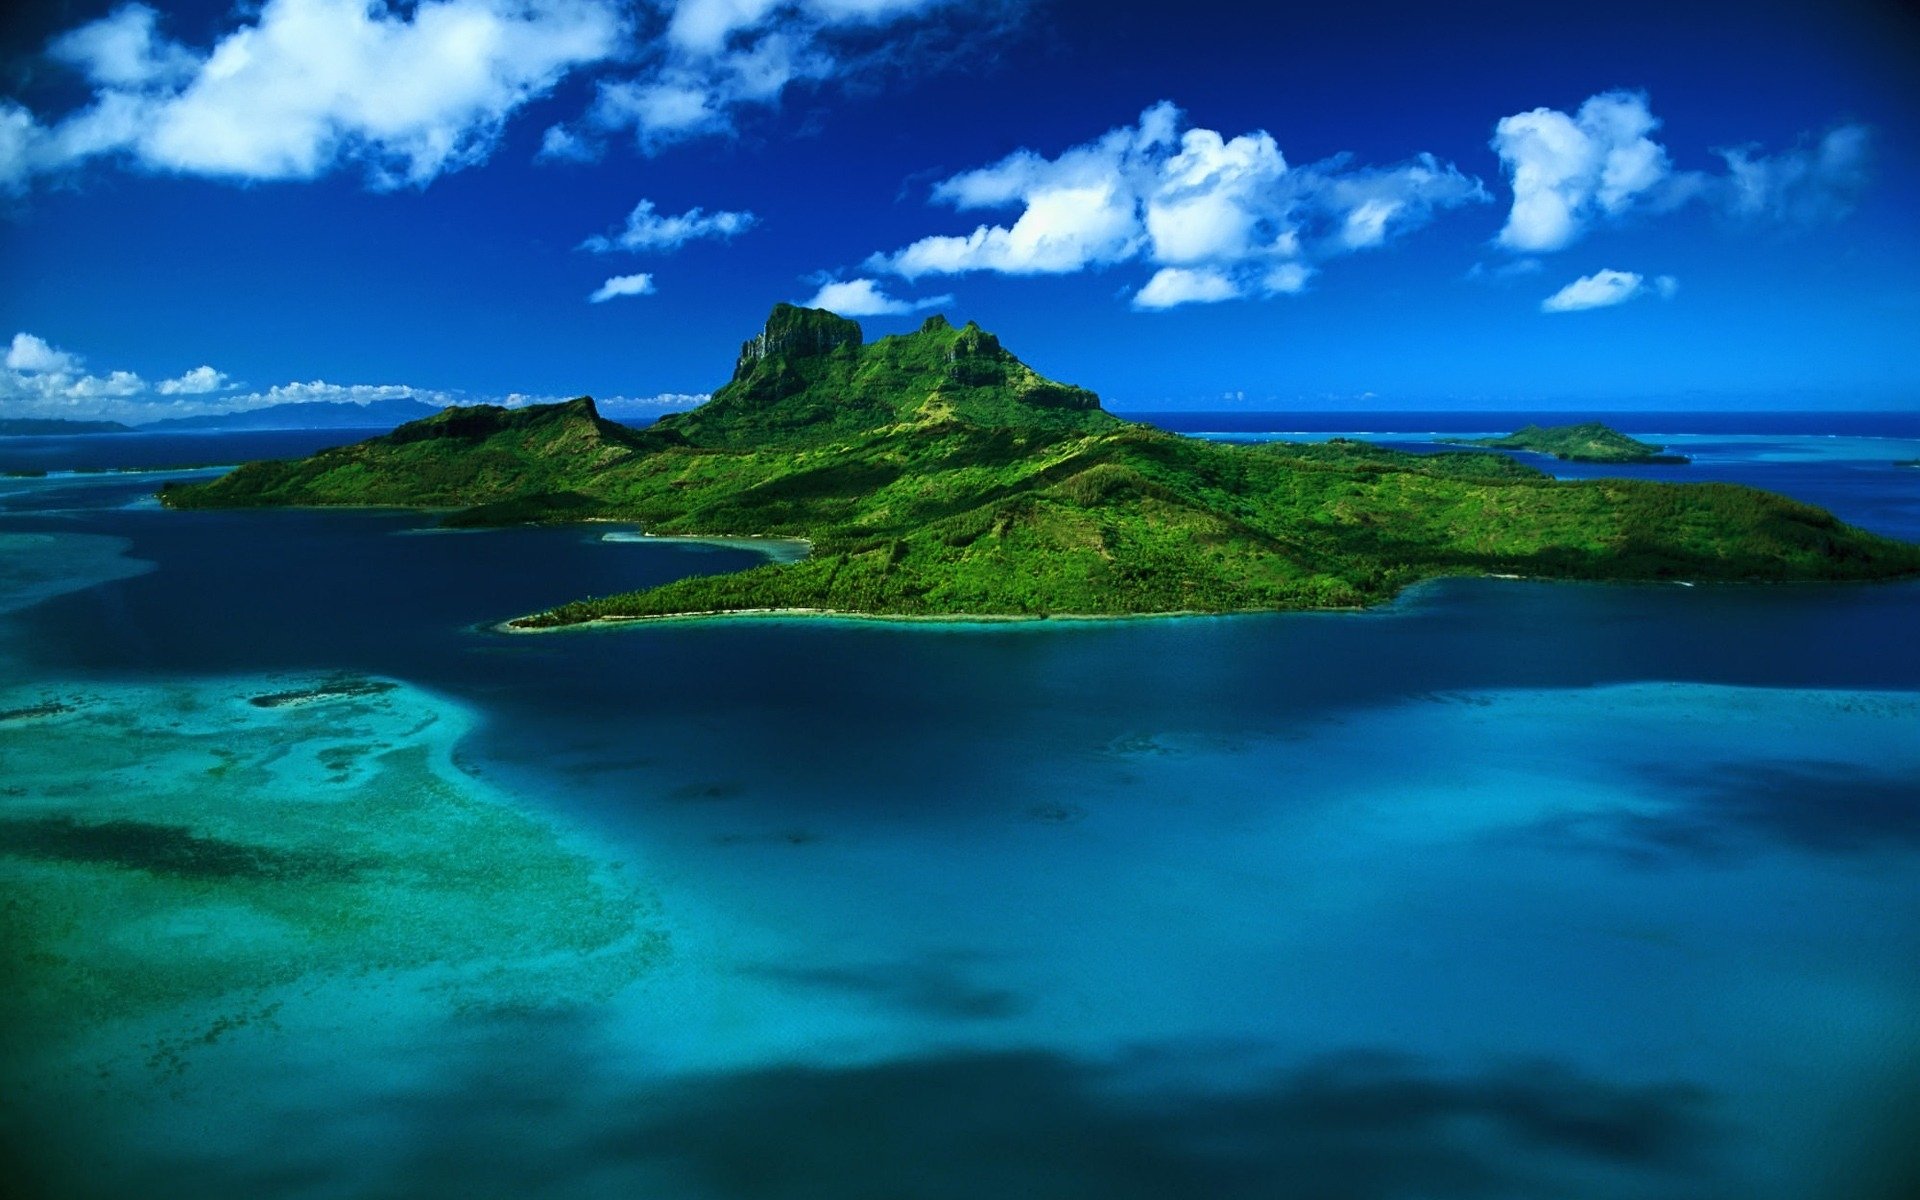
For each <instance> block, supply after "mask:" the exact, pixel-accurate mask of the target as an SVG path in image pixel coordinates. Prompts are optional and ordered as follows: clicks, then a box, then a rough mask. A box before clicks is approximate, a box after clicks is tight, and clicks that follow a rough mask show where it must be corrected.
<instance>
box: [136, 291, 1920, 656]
mask: <svg viewBox="0 0 1920 1200" xmlns="http://www.w3.org/2000/svg"><path fill="white" fill-rule="evenodd" d="M160 498H161V500H162V502H163V503H165V504H166V505H168V506H170V507H172V508H177V509H195V508H238V507H258V506H273V505H287V506H307V505H357V506H402V507H408V508H418V509H431V510H441V511H443V512H444V513H445V515H444V516H443V518H442V520H443V522H444V523H445V524H447V525H450V526H488V525H505V524H515V523H523V522H558V521H582V520H609V521H624V522H633V523H637V524H638V525H640V526H641V527H642V528H643V529H644V530H645V531H646V532H647V533H649V534H655V535H678V536H711V537H753V538H785V539H805V540H806V541H807V542H809V543H810V544H811V547H812V553H811V554H809V555H807V556H806V557H805V558H803V559H800V560H799V561H792V562H784V563H782V562H770V563H768V564H766V565H763V566H759V567H756V568H753V569H751V570H746V571H741V572H737V573H734V574H727V575H716V576H705V577H697V578H690V579H682V580H679V581H677V582H674V583H669V584H666V585H663V586H660V587H655V588H649V589H646V590H643V591H637V592H630V593H626V594H622V595H616V596H605V597H596V598H584V599H578V600H574V601H571V602H569V603H564V604H561V605H559V606H558V607H556V608H553V609H550V610H548V611H546V612H542V613H537V614H533V615H529V616H523V617H519V618H517V619H515V620H513V621H512V622H510V623H509V624H510V626H511V627H514V628H520V629H539V628H549V627H555V626H563V625H577V624H581V623H585V622H591V621H599V620H615V619H635V618H645V617H671V616H690V615H718V614H728V613H747V612H762V613H764V612H805V613H840V614H858V615H869V616H880V617H892V618H986V617H1045V616H1067V615H1084V616H1122V615H1148V614H1171V613H1223V612H1240V611H1251V610H1277V609H1308V608H1353V607H1360V606H1364V605H1368V604H1373V603H1376V602H1379V601H1382V600H1385V599H1387V598H1389V597H1391V596H1393V595H1394V594H1395V593H1397V592H1398V591H1399V590H1400V589H1402V588H1404V587H1406V586H1407V585H1409V584H1412V583H1415V582H1417V581H1420V580H1423V579H1430V578H1434V577H1437V576H1444V575H1486V574H1500V575H1519V576H1527V577H1535V578H1550V579H1582V580H1672V579H1683V580H1780V581H1786V580H1792V581H1807V580H1868V579H1886V578H1894V577H1901V576H1911V575H1914V574H1916V573H1920V546H1915V545H1910V544H1906V543H1903V542H1898V541H1893V540H1890V539H1887V538H1883V537H1879V536H1877V535H1874V534H1871V533H1868V532H1866V531H1863V530H1860V529H1856V528H1854V527H1851V526H1849V525H1846V524H1844V523H1842V522H1841V521H1839V520H1838V519H1837V518H1835V517H1834V516H1833V515H1832V514H1830V513H1827V512H1825V511H1823V510H1821V509H1818V508H1815V507H1813V506H1810V505H1806V504H1801V503H1799V502H1796V501H1794V500H1790V499H1787V498H1786V497H1783V496H1778V495H1774V494H1772V493H1768V492H1764V491H1759V490H1756V489H1753V488H1747V487H1739V486H1734V485H1728V484H1707V483H1702V484H1669V483H1655V482H1648V481H1641V480H1616V479H1607V480H1586V481H1561V480H1555V479H1553V478H1552V477H1550V476H1548V475H1547V474H1545V473H1543V472H1541V471H1538V470H1535V469H1533V468H1531V467H1528V466H1525V465H1523V464H1521V463H1519V462H1517V461H1515V460H1514V459H1512V458H1510V457H1508V456H1506V455H1494V454H1486V453H1482V452H1479V451H1466V450H1462V451H1457V452H1443V453H1439V454H1427V455H1418V454H1408V453H1401V452H1397V451H1391V450H1386V449H1383V448H1380V447H1376V446H1372V445H1369V444H1366V443H1361V442H1354V441H1344V440H1337V441H1333V442H1329V443H1324V444H1318V445H1307V444H1290V443H1270V444H1265V445H1233V444H1224V443H1216V442H1208V441H1202V440H1198V439H1194V438H1188V437H1182V436H1179V435H1177V434H1172V433H1168V432H1165V431H1163V430H1160V429H1156V428H1153V427H1151V426H1146V425H1140V424H1134V423H1130V422H1127V421H1124V420H1122V419H1121V418H1119V417H1116V416H1114V415H1113V414H1111V413H1108V412H1106V411H1105V410H1104V409H1102V408H1101V407H1100V402H1099V398H1098V397H1096V396H1095V395H1094V394H1093V393H1091V392H1089V391H1086V390H1084V389H1081V388H1076V387H1071V386H1068V385H1064V384H1060V383H1055V382H1053V381H1051V380H1049V379H1046V378H1044V377H1042V376H1041V375H1039V374H1038V373H1036V372H1035V371H1034V370H1033V369H1032V368H1030V367H1028V366H1027V365H1026V364H1025V363H1023V362H1021V361H1020V360H1019V359H1018V358H1016V357H1014V356H1013V355H1012V354H1010V353H1009V352H1007V351H1006V350H1005V349H1004V348H1003V347H1002V346H1001V345H1000V343H999V341H998V339H996V338H995V337H994V336H993V335H992V334H990V333H987V332H986V331H984V330H982V329H980V328H979V327H977V326H975V325H973V324H968V325H967V326H965V327H964V328H958V329H956V328H954V327H953V326H952V325H950V324H949V323H948V322H947V321H946V320H945V319H944V318H941V317H932V318H930V319H929V320H928V321H927V322H926V323H925V324H924V325H923V326H921V327H920V329H919V330H918V331H916V332H914V333H910V334H905V335H899V336H892V337H885V338H881V339H880V340H878V341H875V342H871V343H869V342H866V341H865V340H864V339H863V337H862V333H861V329H860V326H859V325H857V324H855V323H854V322H852V321H849V320H845V319H843V318H841V317H838V316H836V315H834V314H832V313H830V312H826V311H823V310H817V309H803V308H796V307H793V306H790V305H780V306H778V307H776V308H775V309H774V311H773V314H772V316H771V317H770V319H769V320H768V322H767V325H766V329H765V330H764V331H763V332H762V333H761V334H759V335H758V336H756V337H754V338H753V339H752V340H750V341H748V342H747V343H746V344H745V346H744V347H743V348H742V350H741V354H740V357H739V361H738V364H737V365H736V368H735V370H734V374H733V378H732V380H731V381H729V382H728V383H727V385H726V386H725V387H722V388H721V389H720V390H719V391H718V392H716V393H714V395H713V397H712V399H711V400H709V401H708V402H707V403H706V404H704V405H702V406H701V407H699V408H697V409H694V410H692V411H690V412H685V413H678V414H674V415H672V416H668V417H664V418H662V419H661V420H660V421H658V422H657V423H655V424H654V425H652V426H650V427H648V428H646V429H644V430H637V429H632V428H629V427H626V426H623V425H619V424H616V423H614V422H611V421H608V420H605V419H603V418H602V417H601V416H600V415H599V414H598V412H597V411H596V410H595V408H594V405H593V402H592V400H591V399H589V398H585V397H582V398H580V399H577V400H572V401H568V402H565V403H561V404H553V405H544V406H533V407H526V408H521V409H507V408H501V407H497V406H487V405H481V406H474V407H465V408H450V409H447V410H445V411H443V412H441V413H438V414H436V415H434V416H432V417H428V418H426V419H424V420H420V421H415V422H412V423H411V424H408V425H404V426H401V427H400V428H398V429H396V430H395V431H394V432H393V433H391V434H389V435H386V436H383V437H376V438H372V439H370V440H367V441H363V442H359V443H356V444H354V445H351V446H343V447H340V448H337V449H332V450H327V451H323V452H322V453H319V454H316V455H313V456H312V457H310V458H305V459H300V460H293V461H269V462H256V463H250V464H248V465H246V466H244V467H241V468H239V469H238V470H235V471H233V472H232V473H230V474H227V475H224V476H222V477H220V478H218V479H215V480H211V481H208V482H202V483H173V484H169V485H168V486H167V487H165V488H164V489H163V490H162V492H161V493H160Z"/></svg>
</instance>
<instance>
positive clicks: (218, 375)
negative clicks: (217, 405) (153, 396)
mask: <svg viewBox="0 0 1920 1200" xmlns="http://www.w3.org/2000/svg"><path fill="white" fill-rule="evenodd" d="M226 386H227V375H226V372H224V371H216V370H214V369H213V368H212V367H204V366H202V367H195V368H194V369H193V370H191V371H188V372H187V373H186V374H184V375H181V376H180V377H178V378H176V379H163V380H161V381H160V382H159V383H158V384H156V385H155V386H154V390H155V391H157V392H159V393H160V394H161V395H162V396H204V395H206V394H207V393H208V392H217V391H219V390H220V389H222V388H224V387H226Z"/></svg>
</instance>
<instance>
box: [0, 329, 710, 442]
mask: <svg viewBox="0 0 1920 1200" xmlns="http://www.w3.org/2000/svg"><path fill="white" fill-rule="evenodd" d="M573 395H574V394H573V393H569V394H568V395H565V396H549V395H535V394H528V393H524V392H510V393H508V394H506V395H504V396H475V395H467V394H464V393H461V392H454V391H448V390H445V389H442V388H425V387H415V386H411V385H408V384H398V383H375V384H367V383H351V384H339V383H328V382H327V381H326V380H324V379H315V380H311V381H309V382H304V383H302V382H293V383H283V384H279V385H278V386H275V387H270V388H266V389H264V390H255V391H248V392H241V391H239V390H238V389H237V388H236V387H235V386H234V385H233V384H232V383H231V382H230V381H229V380H228V378H227V376H226V375H225V374H223V373H222V372H220V371H217V370H215V369H214V368H212V367H206V366H202V367H196V368H194V369H193V370H191V371H187V372H184V373H183V374H181V375H179V376H177V377H175V378H172V379H166V380H162V381H160V382H159V383H149V382H147V381H146V380H145V379H143V378H141V377H140V376H139V375H138V374H136V373H135V372H132V371H109V372H107V373H106V374H105V375H92V374H86V373H84V371H83V360H82V359H81V358H80V356H78V355H75V354H68V353H66V352H64V351H61V350H56V349H54V348H53V347H51V346H49V345H48V344H47V343H46V341H45V340H44V339H42V338H39V337H35V336H34V335H33V334H30V333H21V334H16V335H14V339H13V344H12V346H11V347H10V348H9V350H8V353H7V361H6V363H5V365H4V367H3V368H0V417H53V418H64V419H68V420H90V421H97V420H111V421H124V422H126V423H127V424H129V425H142V424H146V423H148V422H152V421H160V420H165V419H167V418H169V417H200V416H207V415H210V414H214V413H230V412H250V411H252V410H255V409H261V408H273V407H276V406H278V405H282V404H357V405H367V404H372V403H374V402H375V401H380V400H418V401H420V402H422V403H424V404H432V405H437V406H442V407H444V406H446V405H449V404H482V403H486V404H504V405H507V406H508V407H512V408H518V407H523V406H525V405H529V404H548V403H552V402H554V401H557V400H570V399H572V398H573ZM707 399H708V397H707V396H705V395H704V394H702V395H695V394H690V393H678V392H662V393H660V394H659V395H655V396H640V397H633V396H603V397H601V398H600V399H599V402H598V403H599V406H600V409H601V411H602V412H605V413H608V414H609V415H615V414H623V413H624V414H627V415H633V416H638V415H654V416H657V415H658V414H660V413H662V412H667V411H670V410H674V409H684V408H693V407H694V406H696V405H699V404H702V403H705V402H706V400H707Z"/></svg>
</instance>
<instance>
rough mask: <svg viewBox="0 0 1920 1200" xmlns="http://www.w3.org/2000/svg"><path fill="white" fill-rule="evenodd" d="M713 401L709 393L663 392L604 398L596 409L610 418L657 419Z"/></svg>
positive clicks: (600, 399) (597, 403)
mask: <svg viewBox="0 0 1920 1200" xmlns="http://www.w3.org/2000/svg"><path fill="white" fill-rule="evenodd" d="M711 399H713V396H712V394H711V393H708V392H661V393H659V394H658V395H653V396H602V397H600V398H599V399H597V400H595V401H594V407H596V408H598V409H599V410H600V412H601V413H602V414H603V415H605V416H608V417H612V418H614V419H615V420H618V419H619V418H621V417H657V416H660V415H661V414H662V413H670V412H685V411H686V410H687V409H689V408H698V407H700V406H701V405H702V404H705V403H706V402H707V401H709V400H711Z"/></svg>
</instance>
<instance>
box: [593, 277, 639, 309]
mask: <svg viewBox="0 0 1920 1200" xmlns="http://www.w3.org/2000/svg"><path fill="white" fill-rule="evenodd" d="M653 291H654V287H653V276H651V275H648V274H646V273H645V272H642V273H641V274H638V275H615V276H614V277H613V278H611V279H609V280H607V281H606V282H605V283H603V284H601V285H600V286H599V288H598V289H596V290H595V291H594V293H593V295H591V296H588V297H587V303H589V304H604V303H605V302H606V301H608V300H612V299H615V298H616V297H619V296H650V295H652V294H653Z"/></svg>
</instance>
